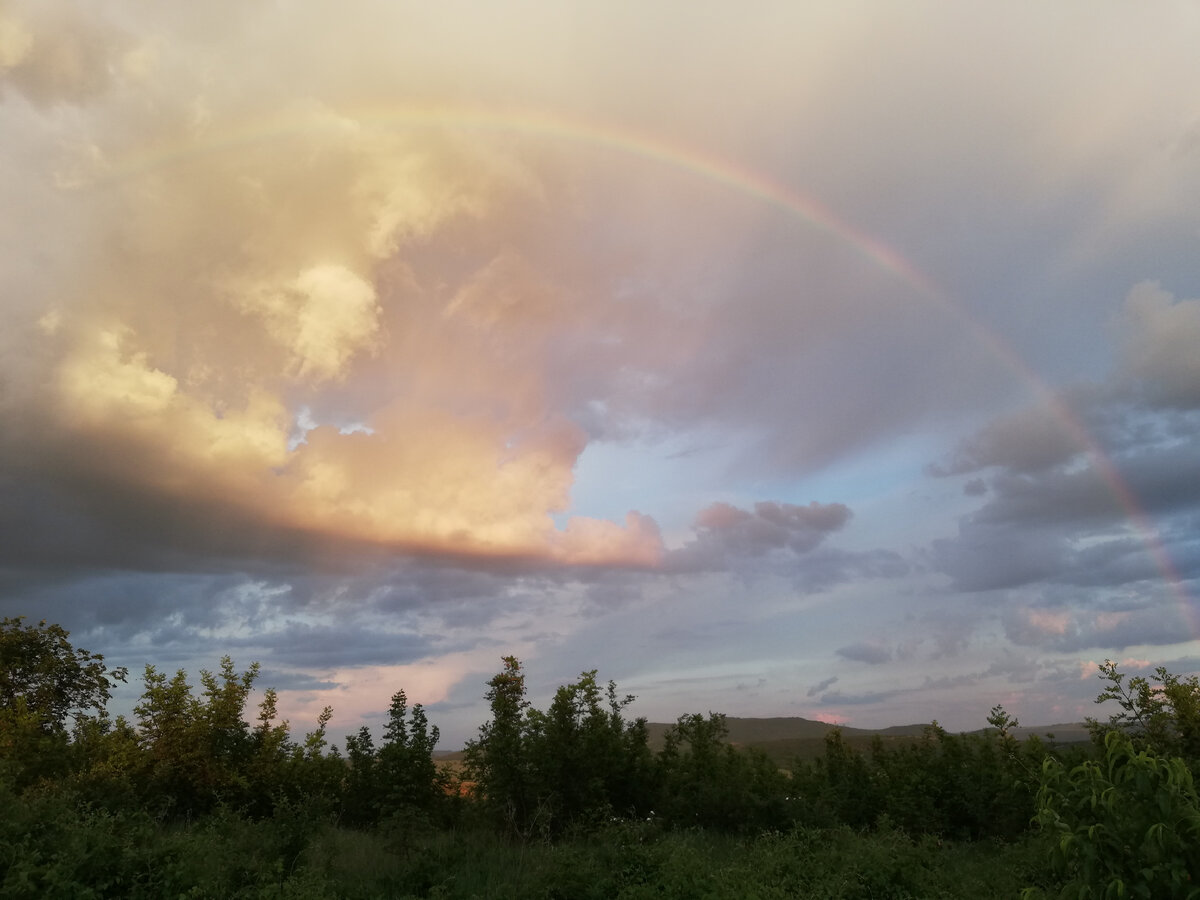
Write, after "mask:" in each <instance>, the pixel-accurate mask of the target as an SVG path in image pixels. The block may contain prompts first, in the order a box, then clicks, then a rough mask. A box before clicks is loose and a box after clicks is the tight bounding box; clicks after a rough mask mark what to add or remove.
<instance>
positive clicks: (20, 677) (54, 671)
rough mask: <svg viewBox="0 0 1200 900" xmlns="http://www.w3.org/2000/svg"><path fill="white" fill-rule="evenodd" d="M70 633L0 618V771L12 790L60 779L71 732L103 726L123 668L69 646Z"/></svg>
mask: <svg viewBox="0 0 1200 900" xmlns="http://www.w3.org/2000/svg"><path fill="white" fill-rule="evenodd" d="M69 637H70V633H69V632H68V631H66V629H64V628H63V627H62V626H61V625H50V624H47V623H46V622H45V621H41V622H38V624H37V625H26V624H25V618H24V616H17V617H16V618H4V619H0V766H2V768H3V769H4V770H5V771H7V773H8V775H9V777H11V778H13V779H14V781H15V783H17V784H18V785H23V784H27V783H29V782H31V781H34V780H36V779H38V778H42V777H51V776H54V775H57V774H61V772H62V771H63V769H64V768H65V766H66V765H67V761H68V755H67V743H68V738H69V733H70V729H71V727H72V726H73V727H75V728H81V727H84V726H85V724H86V722H87V721H88V720H89V719H94V720H96V721H97V722H102V723H105V725H100V726H99V727H101V728H103V727H106V723H107V712H106V706H107V704H108V701H109V700H110V699H111V698H112V690H113V687H114V686H115V685H116V683H117V682H123V681H124V680H125V677H126V674H127V672H126V670H125V669H124V668H123V667H119V668H115V669H109V668H108V666H107V665H105V662H104V657H103V656H102V655H100V654H99V653H90V652H88V651H87V650H83V649H80V648H77V647H74V646H73V645H72V644H71V642H70V640H69Z"/></svg>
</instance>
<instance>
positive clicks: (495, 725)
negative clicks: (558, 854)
mask: <svg viewBox="0 0 1200 900" xmlns="http://www.w3.org/2000/svg"><path fill="white" fill-rule="evenodd" d="M503 662H504V668H503V669H501V671H500V672H498V673H497V674H496V675H494V676H493V677H492V678H491V679H490V680H489V681H488V691H487V693H486V694H485V695H484V696H485V698H486V699H487V701H488V704H489V706H490V707H491V711H492V718H491V720H490V721H488V722H486V723H484V724H483V725H482V726H481V727H480V729H479V737H478V738H476V739H475V740H473V741H469V742H468V743H467V747H466V769H467V773H468V775H469V776H470V778H471V779H472V780H473V781H474V782H475V784H476V787H477V790H478V792H479V794H480V801H481V802H482V803H483V804H484V805H485V806H486V807H487V808H488V809H490V810H491V812H492V813H493V814H494V815H495V816H497V817H498V818H499V819H500V821H501V822H502V823H503V827H504V828H505V829H506V830H507V831H509V832H510V833H515V834H527V833H528V832H529V829H530V828H531V827H532V826H533V825H534V824H535V813H536V812H537V803H536V796H535V792H534V785H533V777H532V771H531V768H530V760H529V745H528V741H527V740H526V736H527V721H526V712H527V710H528V708H529V701H528V700H526V699H525V673H524V672H522V671H521V662H520V660H518V659H517V658H516V657H515V656H505V657H504V658H503Z"/></svg>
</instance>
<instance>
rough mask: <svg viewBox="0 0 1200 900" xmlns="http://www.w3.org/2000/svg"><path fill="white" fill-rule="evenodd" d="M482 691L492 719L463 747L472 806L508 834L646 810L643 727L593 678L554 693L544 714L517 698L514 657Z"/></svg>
mask: <svg viewBox="0 0 1200 900" xmlns="http://www.w3.org/2000/svg"><path fill="white" fill-rule="evenodd" d="M503 662H504V669H503V670H502V671H501V672H499V673H498V674H497V675H495V676H494V677H493V678H492V679H491V680H490V681H489V682H488V693H487V695H486V696H487V699H488V701H489V703H490V705H491V709H492V719H491V721H490V722H488V723H486V724H484V725H483V726H482V727H481V728H480V730H479V737H478V738H477V739H476V740H474V741H471V742H470V743H469V744H468V745H467V755H466V770H467V773H468V777H469V778H471V779H472V780H473V781H474V782H475V784H476V786H477V792H478V797H479V800H480V802H481V803H483V804H484V805H485V806H486V807H487V808H488V809H490V810H491V812H492V815H493V816H494V817H496V818H497V819H498V820H499V821H500V822H502V823H503V827H504V828H505V829H506V830H507V831H508V832H509V833H510V834H516V835H521V836H525V837H529V836H532V835H534V834H542V835H550V834H558V833H561V832H563V831H564V830H565V829H568V828H571V827H580V826H583V825H587V824H589V823H590V824H592V825H594V824H596V823H598V822H601V821H605V820H607V819H608V818H609V817H610V816H612V815H637V814H640V813H641V812H643V811H645V810H647V809H649V808H650V806H649V803H650V802H651V798H652V794H651V787H652V783H653V779H654V777H655V775H654V770H653V761H652V756H651V753H650V749H649V744H648V738H647V732H646V723H645V720H643V719H636V720H634V721H632V722H626V721H625V718H624V714H623V711H624V709H625V708H626V707H627V706H628V705H629V704H630V703H632V702H633V699H634V698H633V697H631V696H626V697H624V698H620V699H618V696H617V688H616V684H615V683H613V682H611V681H610V682H609V683H608V686H607V688H606V689H605V690H604V691H603V692H602V691H601V689H600V686H599V685H598V684H597V682H596V672H595V670H593V671H590V672H583V673H582V674H581V675H580V676H579V681H577V682H575V683H574V684H569V685H564V686H562V687H560V688H559V689H558V691H557V692H556V693H555V696H554V701H553V702H552V703H551V705H550V708H549V709H548V710H547V711H546V712H542V711H540V710H537V709H533V708H531V707H530V705H529V703H528V701H527V700H526V699H525V676H524V674H523V673H522V671H521V663H520V661H519V660H518V659H517V658H516V657H512V656H508V657H505V658H504V660H503Z"/></svg>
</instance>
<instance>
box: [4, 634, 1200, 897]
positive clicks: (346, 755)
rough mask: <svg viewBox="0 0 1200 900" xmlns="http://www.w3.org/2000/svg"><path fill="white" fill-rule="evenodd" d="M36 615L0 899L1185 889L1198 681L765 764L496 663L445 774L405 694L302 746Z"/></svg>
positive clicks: (1199, 857) (7, 750)
mask: <svg viewBox="0 0 1200 900" xmlns="http://www.w3.org/2000/svg"><path fill="white" fill-rule="evenodd" d="M68 638H69V635H68V634H67V633H66V632H65V631H64V630H63V629H62V628H60V627H59V626H56V625H48V624H46V623H44V622H42V623H39V624H37V625H32V624H27V623H26V622H25V621H24V620H23V619H3V620H0V701H2V706H0V895H2V896H5V897H10V896H11V897H31V898H32V897H72V898H76V897H147V898H149V897H168V896H169V897H214V898H215V897H293V898H305V897H343V898H358V897H362V898H367V897H372V898H374V897H397V898H400V897H463V898H469V897H480V898H483V897H546V898H575V897H579V898H588V897H596V898H601V897H604V898H608V897H623V898H638V897H658V898H661V897H681V898H682V897H689V898H691V897H763V898H772V897H837V898H867V897H893V898H902V897H947V898H950V897H972V898H976V897H1016V896H1020V895H1024V896H1026V897H1029V898H1034V897H1072V898H1076V897H1094V898H1101V897H1105V898H1107V897H1151V898H1176V897H1179V898H1185V897H1197V896H1200V887H1197V886H1196V879H1197V877H1198V876H1200V850H1198V849H1197V848H1200V803H1198V801H1197V796H1196V791H1195V787H1194V782H1193V777H1194V773H1195V771H1196V767H1197V765H1200V684H1197V681H1196V679H1195V678H1190V679H1183V678H1178V677H1176V676H1173V675H1170V674H1168V673H1167V672H1165V671H1162V670H1160V671H1159V673H1158V674H1157V676H1155V677H1154V678H1151V679H1144V678H1133V679H1130V680H1129V681H1128V682H1126V681H1125V679H1124V676H1123V675H1122V674H1121V673H1119V672H1118V671H1117V670H1116V668H1115V666H1113V665H1112V664H1109V665H1107V666H1106V667H1105V668H1104V669H1103V670H1102V672H1101V675H1102V677H1103V678H1104V680H1105V690H1104V692H1103V693H1102V694H1101V695H1100V697H1099V698H1098V700H1099V701H1101V702H1110V703H1115V704H1116V705H1117V707H1118V709H1119V711H1118V712H1117V713H1115V714H1114V715H1113V716H1112V717H1111V718H1110V719H1109V720H1108V721H1106V722H1103V723H1101V722H1099V721H1095V722H1092V723H1090V724H1091V729H1092V732H1093V736H1094V739H1095V741H1094V747H1093V748H1092V750H1091V752H1087V751H1085V750H1081V749H1069V748H1068V749H1064V748H1057V747H1051V746H1048V745H1046V744H1044V743H1042V742H1040V741H1038V740H1037V739H1028V740H1018V739H1017V738H1016V737H1014V734H1013V729H1014V728H1015V727H1016V725H1017V723H1016V721H1015V720H1013V719H1012V718H1011V717H1010V716H1008V714H1007V713H1006V712H1005V711H1004V710H1003V709H1001V708H999V707H996V708H995V709H993V710H992V712H991V715H990V716H989V717H988V722H989V725H990V726H991V727H990V728H989V729H987V730H986V731H983V732H980V733H976V734H966V735H955V734H950V733H948V732H946V731H945V730H944V729H942V728H939V727H938V726H936V724H935V725H933V726H930V727H929V728H927V729H926V730H925V733H924V734H923V735H921V736H920V737H918V738H914V739H912V740H910V741H907V742H888V743H884V742H883V741H882V740H880V739H878V738H877V739H875V740H874V741H873V742H872V744H871V745H870V746H868V747H866V748H865V749H864V748H860V747H856V746H852V745H851V744H850V743H849V742H848V741H847V740H846V739H845V738H844V736H843V735H842V734H841V733H840V732H839V731H838V730H834V731H832V732H830V733H829V735H828V736H827V738H826V741H825V746H824V752H823V753H822V754H821V755H820V756H819V757H818V758H816V759H813V760H794V761H793V762H792V764H791V765H790V766H788V767H786V768H781V767H780V766H779V765H778V764H777V763H776V762H774V761H772V760H771V759H770V758H769V757H768V756H766V755H765V754H764V753H762V752H760V751H756V750H753V749H738V748H735V747H734V746H733V745H731V744H730V743H729V742H728V741H727V740H726V722H725V719H724V717H723V716H721V715H719V714H712V713H709V714H706V715H700V714H692V715H685V716H682V717H681V718H680V719H679V720H678V721H677V722H676V723H675V724H674V725H673V726H671V727H670V728H669V729H668V731H667V733H666V735H665V737H664V739H663V741H662V745H661V748H659V749H651V742H650V740H649V736H648V729H647V725H646V722H645V721H644V720H642V719H638V718H631V717H629V715H628V713H627V710H628V707H629V705H630V703H631V702H632V700H633V698H632V697H629V696H623V695H621V694H620V693H619V692H618V690H617V687H616V685H615V684H613V683H612V682H608V683H607V684H601V683H600V682H599V681H598V680H597V676H596V672H594V671H590V672H584V673H582V674H581V675H580V677H579V679H578V680H577V681H576V682H574V683H572V684H568V685H564V686H562V687H560V688H559V689H558V691H557V693H556V694H555V696H554V698H553V700H552V702H551V703H550V705H549V707H548V708H547V709H546V710H539V709H536V708H534V707H533V706H532V705H531V704H530V703H529V701H528V700H527V698H526V692H525V675H524V672H523V670H522V667H521V663H520V661H519V660H517V659H516V658H514V657H508V658H505V659H504V660H503V667H502V669H501V671H500V672H498V673H497V674H496V675H495V676H494V677H493V678H492V679H491V680H490V681H489V682H488V684H487V693H486V697H487V699H488V701H489V703H490V707H491V718H490V720H489V721H488V722H486V723H484V724H483V725H482V726H481V727H480V729H479V733H478V736H477V737H476V738H475V739H474V740H473V741H471V742H470V744H469V746H468V747H467V751H466V754H465V755H466V759H465V761H464V764H463V768H462V770H461V772H460V773H458V774H457V775H455V776H453V777H451V776H450V775H449V774H448V773H447V771H446V770H444V769H440V768H439V767H438V766H437V765H436V763H435V760H434V756H433V751H434V748H435V746H436V744H437V741H438V730H437V728H436V727H435V726H433V725H431V724H430V723H429V721H428V719H427V717H426V714H425V711H424V709H423V708H422V707H421V705H420V704H417V705H414V706H411V707H410V706H409V704H408V699H407V697H406V695H405V693H404V691H403V690H397V692H396V693H395V694H394V695H393V697H392V702H391V706H390V709H389V711H388V718H387V722H386V726H385V728H384V730H383V734H382V736H381V738H380V740H379V742H378V743H376V737H375V735H373V734H372V732H371V731H370V730H369V729H367V728H362V729H360V730H359V731H358V732H357V733H355V734H352V735H349V736H348V737H347V738H346V739H345V742H344V748H340V747H338V746H337V745H336V744H334V743H331V741H330V739H329V735H328V725H329V722H330V720H331V716H332V711H331V710H329V709H326V710H325V711H324V712H323V713H322V714H321V716H320V717H319V718H318V721H317V722H316V723H315V727H314V728H313V729H312V730H311V731H309V732H307V734H305V735H304V737H303V738H302V739H297V738H294V737H293V736H292V731H291V729H290V726H289V723H288V722H285V721H279V719H278V715H277V711H276V696H275V694H274V692H273V691H271V690H267V691H265V693H263V695H262V700H261V702H260V703H259V705H258V708H257V711H256V712H253V713H252V718H248V711H247V709H246V705H247V703H248V701H249V698H250V695H251V692H252V690H253V688H254V685H255V682H256V680H257V679H258V676H259V670H258V667H257V665H252V666H250V667H249V668H248V669H246V670H244V671H239V670H238V669H237V667H236V666H235V665H234V663H233V661H232V660H231V659H229V658H225V659H223V660H221V663H220V666H219V668H218V669H217V670H216V671H212V672H210V671H202V672H201V673H200V676H199V684H198V685H193V684H192V683H191V682H190V681H189V679H188V676H187V674H186V673H185V672H182V671H180V672H176V673H175V674H173V675H170V676H168V675H166V674H165V673H161V672H158V671H157V670H156V669H155V668H154V667H152V666H147V667H146V668H145V670H144V672H143V676H142V682H143V691H142V694H141V698H140V700H139V702H138V704H137V705H136V707H135V708H134V719H133V721H128V720H126V719H124V718H122V717H117V718H116V719H112V718H110V716H109V714H108V712H107V710H106V707H107V704H108V702H109V701H110V699H111V693H112V689H113V687H114V685H115V683H117V682H120V681H124V680H125V679H126V678H127V672H126V671H125V670H124V669H121V668H114V669H110V668H108V667H107V665H106V664H105V662H104V660H103V658H102V657H100V656H99V655H96V654H92V653H88V652H87V651H84V650H79V649H76V648H74V647H73V646H72V645H71V644H70V642H69V639H68Z"/></svg>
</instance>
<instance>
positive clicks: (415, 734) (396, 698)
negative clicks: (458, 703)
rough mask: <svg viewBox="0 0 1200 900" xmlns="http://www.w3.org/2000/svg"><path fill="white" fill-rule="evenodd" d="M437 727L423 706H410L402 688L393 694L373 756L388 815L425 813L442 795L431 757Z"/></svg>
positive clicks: (437, 773) (384, 810) (380, 790)
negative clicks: (380, 737) (376, 751)
mask: <svg viewBox="0 0 1200 900" xmlns="http://www.w3.org/2000/svg"><path fill="white" fill-rule="evenodd" d="M438 737H439V733H438V729H437V726H436V725H433V726H431V725H430V724H429V720H428V718H427V717H426V715H425V708H424V707H423V706H422V705H421V704H420V703H418V704H417V705H416V706H414V707H413V708H412V709H411V710H409V708H408V697H407V696H406V695H405V693H404V691H402V690H400V691H397V692H396V693H395V694H393V695H392V702H391V706H390V707H389V708H388V720H387V724H386V725H385V726H384V737H383V744H382V745H381V746H380V748H379V753H378V756H377V757H376V771H377V779H378V785H379V792H380V804H381V812H382V813H383V814H384V815H390V816H396V815H400V816H410V817H411V816H412V814H414V813H421V814H423V815H428V814H429V813H431V812H432V811H433V809H434V807H435V806H436V805H437V804H438V803H439V802H440V801H441V800H442V799H443V798H444V797H445V791H444V790H443V779H442V777H441V775H440V774H439V772H438V768H437V764H436V763H434V761H433V748H434V747H435V746H437V742H438Z"/></svg>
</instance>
